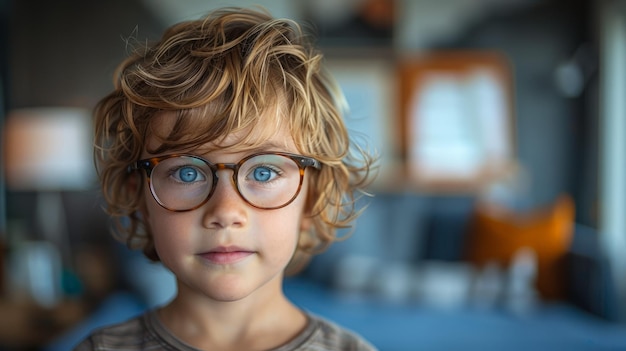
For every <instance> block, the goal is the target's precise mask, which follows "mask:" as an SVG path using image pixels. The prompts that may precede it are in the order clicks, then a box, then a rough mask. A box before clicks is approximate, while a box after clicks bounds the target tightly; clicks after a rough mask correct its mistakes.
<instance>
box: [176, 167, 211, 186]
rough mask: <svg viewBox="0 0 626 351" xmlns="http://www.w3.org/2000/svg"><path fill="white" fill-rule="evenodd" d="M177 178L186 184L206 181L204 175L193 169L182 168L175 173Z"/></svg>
mask: <svg viewBox="0 0 626 351" xmlns="http://www.w3.org/2000/svg"><path fill="white" fill-rule="evenodd" d="M175 176H176V178H178V179H179V180H180V181H182V182H185V183H191V182H195V181H200V180H204V177H203V176H202V173H200V172H198V170H197V169H195V168H193V167H181V168H179V169H178V171H177V172H176V173H175Z"/></svg>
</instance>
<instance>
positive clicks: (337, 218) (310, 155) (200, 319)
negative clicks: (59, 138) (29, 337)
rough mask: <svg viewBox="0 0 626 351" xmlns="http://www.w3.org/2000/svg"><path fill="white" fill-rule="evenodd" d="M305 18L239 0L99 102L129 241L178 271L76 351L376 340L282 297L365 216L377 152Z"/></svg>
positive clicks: (101, 166) (103, 159)
mask: <svg viewBox="0 0 626 351" xmlns="http://www.w3.org/2000/svg"><path fill="white" fill-rule="evenodd" d="M321 60H322V57H321V55H320V54H319V53H317V52H316V51H314V50H313V48H312V46H311V45H310V44H309V43H308V42H307V41H306V37H305V36H304V35H303V33H302V32H301V30H300V27H299V26H298V25H297V24H295V23H294V22H292V21H289V20H277V19H273V18H271V17H270V16H269V15H268V14H267V13H265V12H257V11H253V10H249V9H241V8H228V9H222V10H217V11H214V12H212V13H210V14H209V15H208V16H207V17H205V18H203V19H200V20H196V21H189V22H183V23H180V24H177V25H174V26H173V27H171V28H169V29H168V30H167V31H166V32H165V33H164V35H163V37H162V38H161V40H160V41H159V42H157V43H155V44H154V45H152V46H149V47H147V48H144V49H141V50H137V51H136V52H135V53H134V54H133V55H131V56H130V57H129V58H127V59H126V60H125V61H124V62H122V64H121V65H120V67H119V68H118V72H117V74H116V77H117V78H116V86H115V90H114V91H113V92H112V93H111V94H110V95H108V96H107V97H105V98H104V99H103V100H102V101H100V103H99V104H98V106H97V107H96V110H95V117H96V148H95V157H96V164H97V168H98V172H99V175H100V178H101V182H102V187H103V193H104V197H105V200H106V201H107V204H108V211H109V213H110V214H111V215H112V216H113V218H114V219H116V222H117V223H118V234H119V236H120V238H121V239H122V240H124V241H126V242H127V243H128V245H129V246H131V247H133V248H141V249H142V250H143V252H144V253H145V254H146V255H147V256H148V257H149V258H151V259H153V260H155V261H161V262H162V263H163V264H164V265H165V266H166V267H167V268H168V269H170V270H171V271H172V272H173V273H174V274H175V276H176V281H177V294H176V296H175V297H174V299H173V300H172V301H171V302H169V303H168V304H167V305H165V306H162V307H160V308H158V309H156V310H151V311H148V312H146V313H145V314H144V315H142V316H139V317H137V318H135V319H132V320H130V321H127V322H124V323H122V324H119V325H116V326H112V327H107V328H104V329H101V330H98V331H96V332H95V333H94V334H92V335H91V336H90V337H89V338H88V339H86V340H84V341H83V342H82V343H81V344H80V345H78V347H77V348H76V350H80V351H82V350H148V349H150V350H157V349H159V350H160V349H166V350H174V349H176V350H198V349H199V350H373V349H374V348H373V346H371V345H370V344H368V343H367V342H366V341H364V340H363V339H362V338H361V337H359V336H358V335H355V334H354V333H351V332H349V331H347V330H344V329H342V328H340V327H338V326H336V325H334V324H332V323H331V322H328V321H325V320H323V319H321V318H319V317H316V316H312V315H310V314H308V313H306V312H304V311H302V310H300V309H299V308H297V307H296V306H295V305H293V304H292V303H291V302H290V301H289V300H288V299H287V298H286V297H285V296H284V295H283V293H282V279H283V276H284V274H285V272H286V271H287V272H296V271H298V270H299V269H300V268H301V267H302V266H303V265H304V264H305V263H306V262H307V260H308V258H309V257H310V256H311V254H312V253H314V252H316V251H317V250H319V249H321V248H324V247H325V246H327V245H329V244H330V243H331V242H332V241H333V240H334V239H335V229H336V228H339V227H344V226H346V225H348V224H349V223H350V222H351V221H352V220H353V219H354V218H355V217H356V215H357V211H356V209H355V207H354V198H353V193H354V192H355V191H359V190H361V189H362V188H363V187H364V186H365V185H366V181H367V179H368V178H369V177H368V173H369V170H370V167H371V164H372V159H371V158H370V157H369V156H368V155H367V154H366V153H364V152H362V151H360V150H357V152H353V151H354V149H351V148H350V141H349V139H348V135H347V132H346V128H345V126H344V124H343V121H342V116H341V111H340V107H341V104H342V98H341V95H340V93H339V92H338V90H337V89H336V88H335V85H334V84H333V83H332V79H331V78H330V77H329V76H328V75H327V74H326V73H325V71H324V70H323V69H322V67H321V66H320V64H321Z"/></svg>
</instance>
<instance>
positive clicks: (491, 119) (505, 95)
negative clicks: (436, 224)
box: [398, 51, 514, 192]
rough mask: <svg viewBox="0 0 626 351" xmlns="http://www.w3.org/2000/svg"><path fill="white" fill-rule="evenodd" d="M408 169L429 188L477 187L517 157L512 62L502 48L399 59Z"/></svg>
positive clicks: (419, 183)
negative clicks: (515, 152)
mask: <svg viewBox="0 0 626 351" xmlns="http://www.w3.org/2000/svg"><path fill="white" fill-rule="evenodd" d="M398 80H399V90H400V94H399V96H400V110H401V111H400V114H401V120H400V124H399V125H400V130H399V135H401V136H402V142H401V144H402V146H401V149H402V152H403V158H404V159H405V161H406V167H405V170H406V177H407V180H408V182H409V183H410V184H411V185H412V186H417V187H418V188H420V189H423V190H426V191H436V192H439V191H444V192H445V191H463V192H466V191H470V192H472V191H475V190H479V189H480V188H481V186H482V185H484V184H485V183H486V182H489V181H490V180H494V179H497V178H498V177H499V176H500V175H501V174H505V173H507V171H508V170H509V168H510V167H511V166H512V164H513V161H514V137H513V135H514V128H513V125H514V118H513V81H512V70H511V68H510V64H509V62H508V60H507V58H506V57H505V56H504V55H502V54H500V53H497V52H489V51H487V52H485V51H452V52H433V53H428V54H424V55H421V56H417V57H411V58H406V59H402V60H401V62H399V64H398Z"/></svg>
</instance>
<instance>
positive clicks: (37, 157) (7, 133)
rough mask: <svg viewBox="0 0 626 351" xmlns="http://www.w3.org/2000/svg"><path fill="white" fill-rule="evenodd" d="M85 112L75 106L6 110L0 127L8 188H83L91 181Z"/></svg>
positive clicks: (89, 149)
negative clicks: (3, 124) (3, 125)
mask: <svg viewBox="0 0 626 351" xmlns="http://www.w3.org/2000/svg"><path fill="white" fill-rule="evenodd" d="M91 126H92V124H91V116H90V113H89V111H88V110H84V109H79V108H60V107H53V108H28V109H18V110H14V111H11V112H10V113H9V115H8V116H7V121H6V125H5V128H4V140H5V145H4V152H5V170H6V181H7V187H8V189H10V190H36V191H42V190H43V191H45V190H53V191H58V190H83V189H87V188H89V187H91V186H93V185H94V178H95V171H94V167H93V162H92V140H93V138H92V132H91Z"/></svg>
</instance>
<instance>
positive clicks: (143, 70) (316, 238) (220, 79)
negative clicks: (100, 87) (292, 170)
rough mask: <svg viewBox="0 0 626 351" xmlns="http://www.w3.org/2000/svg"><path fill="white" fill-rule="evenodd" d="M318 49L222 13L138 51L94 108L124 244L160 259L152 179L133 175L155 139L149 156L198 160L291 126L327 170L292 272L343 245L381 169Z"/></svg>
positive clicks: (258, 19) (312, 196)
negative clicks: (229, 140)
mask: <svg viewBox="0 0 626 351" xmlns="http://www.w3.org/2000/svg"><path fill="white" fill-rule="evenodd" d="M310 39H311V36H309V35H307V34H305V32H304V31H303V29H302V27H300V26H299V25H298V24H297V23H296V22H294V21H291V20H286V19H274V18H272V17H271V15H270V14H269V13H267V12H266V11H264V10H260V9H244V8H225V9H219V10H215V11H213V12H211V13H209V14H208V15H207V16H206V17H204V18H201V19H198V20H192V21H186V22H181V23H179V24H176V25H174V26H172V27H170V28H168V29H167V30H166V31H165V33H164V34H163V36H162V38H161V39H160V40H159V41H158V42H156V43H154V44H152V45H147V46H145V47H142V48H135V50H133V53H131V55H130V56H129V57H128V58H126V59H125V60H124V61H123V62H122V63H121V64H120V66H119V67H118V69H117V71H116V73H115V81H114V84H115V89H114V90H113V92H111V93H110V94H109V95H108V96H106V97H105V98H103V99H102V100H101V101H100V102H99V103H98V104H97V106H96V108H95V148H94V156H95V162H96V168H97V170H98V174H99V176H100V181H101V185H102V189H103V190H102V191H103V196H104V199H105V201H106V203H107V212H108V213H109V214H110V215H111V216H112V218H113V220H114V222H115V223H116V226H115V227H116V230H115V234H116V236H117V237H118V239H120V240H122V241H124V242H126V243H127V244H128V245H129V246H130V247H131V248H140V249H142V250H143V252H144V254H145V255H146V256H147V257H149V258H151V259H153V260H158V255H157V253H156V251H155V249H154V244H153V240H152V235H151V230H150V228H149V227H148V226H147V223H146V222H145V221H143V219H142V216H141V208H142V201H144V199H143V197H142V195H141V194H142V192H143V187H144V186H145V183H146V180H145V179H144V178H143V177H141V176H138V175H137V173H132V172H129V171H128V166H129V165H130V164H131V163H133V162H135V161H137V160H138V159H139V158H140V156H141V154H142V152H143V151H144V149H145V148H146V141H147V140H148V138H157V140H159V141H160V146H159V147H158V149H156V150H150V152H152V153H157V152H163V151H167V150H182V149H187V150H192V149H194V148H197V147H199V146H202V145H205V144H207V143H210V142H216V141H223V140H224V138H225V137H226V136H228V135H230V134H231V133H244V137H243V138H242V140H241V141H239V143H238V145H233V146H241V145H244V144H245V145H246V146H250V145H251V144H253V143H254V142H255V140H256V142H261V141H259V140H257V139H259V138H256V139H254V140H253V139H252V136H251V133H250V131H251V130H252V129H254V131H255V134H254V135H255V136H258V135H259V133H260V135H262V136H267V137H269V136H270V135H271V133H274V131H275V130H276V129H277V127H278V126H280V125H285V126H287V127H288V130H289V131H290V133H291V135H292V137H293V139H294V142H295V144H296V147H297V148H298V151H299V152H300V153H301V154H302V155H305V156H310V157H314V158H315V159H317V160H319V161H320V162H321V164H322V167H321V169H320V170H319V171H317V170H312V172H310V175H309V177H310V182H309V189H308V194H307V195H308V199H309V201H308V202H309V203H308V204H307V206H308V211H309V213H311V214H312V216H313V218H312V222H313V226H312V227H313V228H312V230H311V232H309V233H301V235H300V240H299V244H298V248H297V250H296V254H295V255H294V258H293V259H292V262H290V266H289V267H288V272H289V271H291V272H296V271H298V270H299V269H300V268H301V267H303V266H304V264H305V263H306V262H307V261H308V259H309V258H310V256H311V255H312V254H314V253H316V252H319V250H320V249H324V248H326V247H327V246H328V245H329V244H331V243H332V242H333V241H335V240H337V234H336V230H337V229H338V228H342V227H349V226H350V222H352V221H353V220H354V219H355V218H356V216H358V214H359V212H360V211H359V209H357V208H356V206H355V200H356V198H355V194H356V193H358V192H362V190H363V189H364V188H365V187H366V185H367V183H368V181H369V178H370V177H369V174H370V169H371V166H372V162H373V158H372V157H371V156H370V155H368V154H367V152H365V151H364V150H362V149H361V148H358V147H354V146H355V145H354V143H352V142H351V140H350V138H349V136H348V132H347V129H346V126H345V125H344V122H343V112H344V107H345V100H344V98H343V95H342V94H341V92H340V90H339V89H338V87H337V85H336V84H335V82H334V81H333V79H332V77H331V76H330V75H329V74H328V73H327V72H326V71H325V70H324V68H323V67H322V55H321V53H319V52H318V51H317V50H316V49H315V48H314V46H313V45H312V42H311V41H310ZM163 111H170V112H171V113H170V114H168V115H167V116H168V118H172V119H173V121H172V125H173V128H172V130H171V131H169V132H168V133H167V135H160V134H159V133H157V132H156V131H155V130H156V128H151V121H153V119H154V117H155V116H156V115H160V116H163V115H164V114H163V113H161V112H163ZM275 111H276V112H275ZM262 115H264V116H270V117H264V118H263V119H261V118H260V117H259V116H262ZM268 119H269V120H268ZM246 131H248V132H246ZM245 133H247V134H245ZM161 134H163V133H161ZM260 139H262V138H260ZM229 147H230V145H229ZM307 172H308V171H307ZM133 177H135V179H134V180H132V181H131V179H133ZM131 183H134V184H138V185H139V186H130V184H131Z"/></svg>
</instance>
